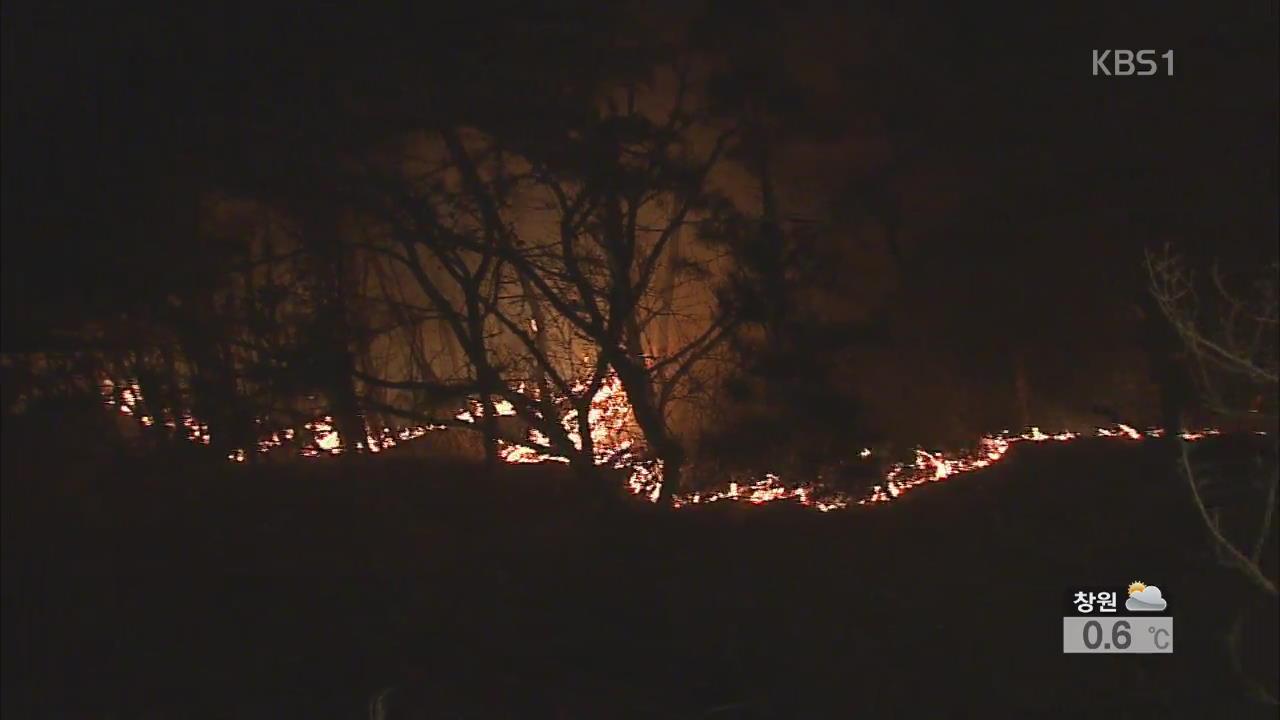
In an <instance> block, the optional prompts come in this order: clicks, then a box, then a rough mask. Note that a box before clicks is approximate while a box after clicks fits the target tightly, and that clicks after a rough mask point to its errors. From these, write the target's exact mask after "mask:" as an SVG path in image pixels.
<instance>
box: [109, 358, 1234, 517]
mask: <svg viewBox="0 0 1280 720" xmlns="http://www.w3.org/2000/svg"><path fill="white" fill-rule="evenodd" d="M102 387H103V397H104V400H105V402H106V404H107V405H109V406H112V407H115V408H117V410H118V412H120V413H121V414H123V415H127V416H130V417H133V418H134V419H136V420H137V421H138V422H139V423H140V424H141V425H143V426H146V427H150V426H153V425H154V424H156V423H157V422H163V423H164V424H165V425H166V426H167V427H169V428H172V429H175V430H176V429H177V428H178V427H179V426H181V427H182V428H183V430H184V433H185V437H186V439H187V440H189V441H190V442H194V443H199V444H203V445H208V444H209V443H210V436H209V430H208V427H207V426H206V425H205V424H203V423H201V422H199V421H198V420H197V419H195V418H194V417H192V416H190V415H189V414H182V415H173V414H172V413H168V412H164V413H161V415H162V419H157V418H156V417H153V416H151V415H147V414H145V413H144V412H143V410H142V408H143V407H144V405H143V401H142V400H143V394H142V388H141V387H139V385H138V383H137V382H135V381H131V382H126V383H122V384H118V383H115V382H112V381H110V380H106V381H104V383H103V386H102ZM585 387H586V386H585V385H580V386H578V387H577V388H575V389H576V390H578V391H582V390H584V389H585ZM519 391H520V392H524V390H523V388H521V389H520V390H519ZM494 410H495V413H496V414H498V415H502V416H513V415H515V414H516V410H515V408H514V407H513V406H512V404H511V403H510V402H508V401H501V402H497V403H495V404H494ZM482 415H483V409H482V408H481V406H480V404H479V403H478V402H473V403H472V407H471V408H470V409H463V410H459V411H458V413H457V414H456V415H455V418H456V419H457V420H459V421H461V422H464V423H475V422H476V420H477V418H479V417H481V416H482ZM561 422H562V425H563V427H564V429H565V431H566V433H567V434H568V436H569V438H570V439H571V441H572V442H573V443H574V446H575V447H576V448H579V449H580V448H581V447H582V440H581V437H580V435H579V434H578V418H577V414H576V411H573V410H570V411H568V412H567V413H565V414H564V416H563V418H562V420H561ZM588 423H589V427H590V428H591V441H592V447H593V450H594V456H595V461H596V464H597V465H607V466H609V467H612V468H616V469H622V470H628V471H630V477H629V480H628V482H627V486H628V488H629V489H630V491H631V492H632V493H634V494H637V495H640V496H643V497H646V498H648V499H649V500H650V501H652V502H657V500H658V498H659V493H660V490H661V486H662V465H661V462H660V461H658V460H655V459H652V458H650V457H648V456H647V454H646V453H645V452H644V443H643V440H642V438H641V436H640V434H639V433H638V431H637V430H636V426H635V420H634V417H633V414H632V409H631V406H630V403H629V402H628V400H627V396H626V392H625V391H624V390H623V388H622V383H621V382H620V381H619V379H618V378H617V376H616V375H614V374H609V375H608V376H607V377H605V378H604V379H603V381H602V382H601V383H600V386H599V389H598V390H597V391H596V393H595V395H594V397H593V399H592V402H591V406H590V416H589V418H588ZM304 427H305V429H306V430H307V431H308V432H309V434H310V438H311V440H310V441H309V442H304V443H300V444H299V443H297V440H298V438H297V434H296V433H295V431H294V430H292V429H281V430H274V431H271V432H270V433H268V434H267V435H265V436H264V437H263V438H262V439H261V440H260V441H259V443H258V447H257V448H256V451H257V452H258V453H263V454H265V453H269V452H279V451H283V449H284V448H285V446H286V445H295V446H296V447H297V452H298V454H299V455H301V456H303V457H309V458H315V457H322V456H327V455H340V454H342V453H343V452H344V451H345V449H346V446H345V444H344V443H343V441H342V438H341V437H340V436H339V434H338V431H337V429H336V428H335V426H334V422H333V418H332V417H329V416H325V417H321V418H317V419H315V420H313V421H312V422H309V423H307V424H306V425H305V426H304ZM447 429H448V428H447V426H445V425H421V426H412V427H401V428H395V429H393V428H389V427H384V428H382V429H381V430H380V431H374V430H373V429H369V430H368V431H367V433H366V437H365V438H364V440H363V442H359V443H358V446H359V447H360V448H362V449H364V448H367V449H368V451H369V452H372V453H378V452H382V451H384V450H387V449H389V448H392V447H396V446H397V445H400V444H403V443H406V442H409V441H411V440H413V439H415V438H419V437H422V436H424V435H426V434H427V433H430V432H440V431H445V430H447ZM1219 433H1220V431H1218V430H1215V429H1206V430H1200V431H1195V432H1184V433H1182V435H1181V437H1182V439H1183V440H1184V441H1188V442H1191V441H1196V440H1200V439H1202V438H1204V437H1206V436H1209V435H1216V434H1219ZM1164 434H1165V431H1164V430H1163V429H1161V428H1150V429H1147V430H1138V429H1136V428H1134V427H1132V426H1129V425H1124V424H1118V425H1115V426H1113V427H1109V428H1104V427H1100V428H1096V429H1095V430H1094V432H1093V433H1092V434H1091V435H1092V436H1094V437H1104V438H1115V439H1117V440H1126V441H1140V440H1143V439H1146V438H1157V437H1161V436H1163V435H1164ZM1084 436H1085V435H1083V434H1081V433H1076V432H1068V431H1063V432H1059V433H1054V434H1049V433H1045V432H1043V431H1042V430H1041V429H1040V428H1038V427H1031V428H1029V429H1027V430H1026V431H1025V432H1022V433H1019V434H1013V433H1010V432H1009V431H1003V432H1000V433H996V434H991V435H987V436H985V437H983V438H981V439H979V441H978V443H977V446H976V447H975V448H973V449H972V450H970V451H967V452H961V453H953V454H948V453H942V452H930V451H927V450H924V449H920V448H917V449H916V450H915V459H914V461H911V462H904V463H895V464H893V465H891V466H890V467H889V469H888V471H887V472H886V473H885V474H884V477H883V480H882V482H878V483H875V484H873V485H872V486H871V490H870V492H869V493H867V494H865V495H863V496H856V495H852V494H849V493H846V492H841V491H837V490H834V489H832V488H830V487H827V486H826V485H825V484H824V483H823V481H822V478H821V477H819V478H818V480H817V482H809V483H801V484H792V483H787V482H786V481H785V480H784V479H783V478H782V477H780V476H779V475H777V474H774V473H764V474H762V475H760V476H759V477H757V478H751V479H747V480H745V481H744V480H739V479H735V480H729V481H728V482H726V483H725V485H724V486H723V487H722V488H721V489H717V490H703V491H698V492H689V493H685V494H681V495H677V496H676V497H675V498H674V499H673V504H674V507H677V508H679V507H687V506H690V505H699V504H706V503H713V502H720V501H726V500H728V501H739V502H748V503H752V504H757V505H759V504H764V503H768V502H777V501H788V500H789V501H793V502H797V503H799V504H801V505H804V506H806V507H812V508H814V509H817V510H819V511H823V512H827V511H831V510H837V509H841V508H846V507H849V506H851V505H870V504H878V503H884V502H889V501H892V500H894V499H896V498H898V497H901V496H902V495H903V494H904V493H907V492H910V491H911V490H913V489H915V488H918V487H921V486H923V485H927V484H930V483H935V482H942V481H945V480H950V479H952V478H955V477H957V476H959V475H963V474H964V473H968V472H972V471H974V470H981V469H983V468H986V467H990V466H992V465H994V464H996V463H998V462H1000V460H1001V459H1003V458H1004V457H1005V456H1006V454H1007V453H1008V452H1009V449H1010V448H1011V447H1012V446H1013V445H1014V444H1015V443H1020V442H1032V443H1062V442H1070V441H1072V440H1076V439H1078V438H1080V437H1084ZM499 443H500V450H499V457H501V458H502V460H504V461H505V462H508V463H512V464H524V463H541V462H561V463H567V462H569V460H568V459H567V458H565V457H563V456H561V455H557V454H556V453H555V452H554V450H553V449H552V447H551V444H550V443H549V442H548V440H547V438H546V437H545V436H544V435H543V434H542V433H541V432H539V431H537V430H536V429H530V430H529V431H528V436H527V438H526V440H525V441H524V442H521V443H512V442H506V441H499ZM247 452H248V450H247V449H240V450H236V451H234V452H232V453H231V454H230V455H229V457H228V459H229V460H231V461H235V462H244V461H245V460H246V459H247ZM850 454H851V455H853V454H856V455H858V456H860V457H862V458H866V457H868V456H870V455H871V454H872V451H871V450H870V449H869V448H861V449H858V450H856V451H851V453H850Z"/></svg>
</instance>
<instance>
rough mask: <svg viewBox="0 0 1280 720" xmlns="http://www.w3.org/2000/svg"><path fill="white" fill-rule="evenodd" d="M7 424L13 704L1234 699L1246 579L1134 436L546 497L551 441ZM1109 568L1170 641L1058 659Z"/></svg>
mask: <svg viewBox="0 0 1280 720" xmlns="http://www.w3.org/2000/svg"><path fill="white" fill-rule="evenodd" d="M34 451H35V448H32V447H26V448H19V447H14V446H13V445H12V444H11V443H10V442H9V440H8V438H6V448H5V473H4V483H5V495H6V497H5V501H6V502H5V510H4V512H5V550H4V552H5V563H4V568H5V578H4V588H5V590H4V595H5V597H4V603H5V624H6V626H5V635H6V637H7V638H9V639H8V640H7V641H6V645H5V646H6V657H5V663H4V665H5V680H4V687H5V709H6V711H12V712H13V713H14V714H13V715H12V716H13V717H39V716H52V717H157V718H167V717H239V718H250V717H262V718H268V717H271V718H279V717H309V718H321V717H334V718H361V717H366V713H367V709H366V703H367V701H368V699H369V697H370V696H371V695H372V694H373V693H375V691H378V690H380V689H383V688H388V687H392V688H395V689H394V690H392V691H390V692H389V694H388V695H387V696H386V703H387V707H388V708H390V709H391V712H390V713H389V714H388V715H387V717H389V718H394V717H467V718H472V717H474V718H490V717H494V718H496V717H570V718H579V717H581V718H598V717H689V718H694V717H715V718H766V717H767V718H775V717H776V718H784V717H785V718H796V717H854V716H858V717H881V716H885V717H888V716H902V715H910V714H916V713H922V712H924V713H928V714H934V713H936V712H942V711H944V710H948V709H953V710H957V711H959V710H960V709H964V710H976V709H979V708H982V709H986V710H988V711H991V712H992V713H993V715H1001V714H1003V712H1005V711H1009V712H1012V711H1018V712H1025V713H1033V714H1034V715H1035V716H1049V715H1057V714H1058V713H1059V712H1067V711H1071V712H1074V713H1085V714H1086V715H1089V716H1100V715H1106V716H1119V715H1124V716H1162V717H1164V716H1171V715H1196V716H1201V717H1205V716H1217V717H1245V716H1248V714H1249V709H1248V708H1247V707H1246V706H1244V705H1242V704H1240V701H1239V698H1240V697H1241V694H1240V692H1239V689H1238V688H1237V687H1236V686H1235V685H1234V684H1233V682H1232V681H1231V680H1230V676H1229V674H1228V672H1227V670H1226V665H1225V657H1226V656H1225V655H1224V653H1223V650H1222V648H1221V647H1220V645H1219V643H1220V642H1221V641H1220V639H1219V636H1220V635H1221V634H1222V633H1223V632H1224V631H1225V627H1226V625H1227V623H1228V622H1229V620H1230V613H1231V612H1232V611H1233V610H1235V609H1236V608H1238V607H1241V606H1244V605H1246V604H1247V603H1248V602H1249V601H1248V596H1247V594H1246V590H1245V586H1244V584H1243V583H1242V582H1240V581H1238V580H1236V579H1235V578H1234V577H1233V576H1232V575H1231V574H1230V573H1228V572H1226V571H1224V570H1221V569H1219V568H1217V566H1215V565H1214V563H1213V562H1212V559H1211V558H1210V557H1208V555H1207V553H1206V552H1205V550H1204V549H1205V548H1206V547H1207V546H1206V545H1204V544H1203V543H1202V542H1201V536H1200V534H1199V533H1200V530H1199V528H1198V526H1197V525H1196V522H1195V518H1194V517H1193V516H1192V515H1190V514H1189V513H1190V509H1189V506H1188V505H1187V503H1186V501H1185V500H1186V498H1185V496H1184V495H1183V488H1182V486H1181V485H1180V484H1179V482H1178V480H1177V479H1176V477H1174V476H1172V475H1170V474H1168V473H1167V472H1165V470H1164V467H1165V466H1164V464H1163V463H1162V461H1161V456H1160V455H1159V454H1158V452H1157V448H1156V447H1155V446H1154V445H1152V444H1146V445H1140V444H1132V445H1130V444H1126V443H1122V442H1116V441H1096V442H1095V441H1085V442H1080V443H1074V444H1070V445H1062V446H1036V447H1018V448H1016V449H1015V450H1014V451H1013V454H1012V455H1011V456H1010V457H1009V458H1008V459H1007V460H1006V461H1005V462H1003V463H1001V464H1000V465H998V466H996V467H995V468H992V469H989V470H988V471H985V472H980V473H975V474H971V475H966V476H963V477H961V478H958V479H956V480H954V481H952V482H948V483H943V484H940V485H937V486H934V487H930V488H924V489H921V490H919V491H917V492H914V493H911V494H909V495H907V496H905V497H904V499H903V500H901V501H899V502H896V503H892V504H889V505H886V506H876V507H873V508H856V509H853V510H849V511H844V512H834V513H829V514H820V513H816V512H814V511H811V510H806V509H803V508H798V507H791V506H765V507H749V506H748V507H744V506H731V505H721V506H710V507H700V508H695V509H688V510H682V511H679V512H676V513H659V512H655V511H654V510H653V509H652V508H649V507H646V506H642V505H638V504H635V503H634V502H630V501H623V500H619V501H618V502H617V503H616V504H614V505H608V506H605V505H603V504H602V501H600V500H598V499H594V500H589V499H585V498H588V497H590V496H589V494H588V493H584V492H581V491H580V490H579V489H575V488H573V487H571V486H567V487H564V488H563V489H562V490H561V491H560V492H559V493H558V494H555V493H551V492H544V491H543V487H544V485H553V486H554V485H556V484H557V483H561V484H563V483H565V481H564V479H563V476H562V475H563V468H561V467H510V468H504V469H503V472H502V473H501V474H500V476H499V477H497V478H496V479H495V480H494V481H493V482H492V483H490V484H484V483H482V481H481V479H480V475H479V474H478V472H477V471H476V470H474V469H471V468H466V467H448V466H431V465H426V464H422V463H421V462H420V461H417V460H413V461H408V460H406V459H403V458H402V459H397V458H395V457H394V456H391V457H386V456H384V457H380V458H376V459H368V460H365V461H363V462H351V463H348V462H342V461H318V462H306V463H299V464H293V465H290V466H286V467H264V468H247V467H240V466H231V465H228V466H225V467H219V468H216V469H213V470H210V469H207V468H206V469H197V468H196V467H194V466H190V465H188V464H185V463H184V461H182V460H167V461H161V460H154V461H148V462H147V463H139V462H133V463H132V464H127V465H126V464H113V463H107V462H102V461H97V462H96V463H95V464H93V465H92V466H86V465H85V464H83V463H85V462H86V461H87V459H79V460H78V459H76V458H75V457H72V456H71V455H65V456H64V457H63V459H62V465H63V466H64V469H63V470H62V472H54V471H51V470H44V471H42V472H41V473H40V474H39V475H35V474H32V473H33V471H32V469H31V465H30V464H29V462H28V461H29V460H30V453H31V452H34ZM44 462H46V461H42V467H44V466H45V465H44V464H43V463H44ZM77 464H78V467H77ZM71 477H78V478H85V479H84V480H82V481H81V482H80V483H79V484H78V485H77V486H76V487H69V484H68V482H67V481H66V480H65V478H71ZM888 548H893V551H892V552H886V549H888ZM1136 579H1142V580H1146V581H1148V582H1158V583H1159V584H1160V585H1161V586H1162V587H1164V588H1165V590H1166V594H1167V595H1168V596H1169V597H1171V598H1176V602H1177V621H1176V622H1177V630H1178V635H1177V645H1176V648H1177V651H1176V653H1175V654H1174V655H1172V656H1129V657H1125V656H1093V657H1090V656H1064V655H1062V654H1061V645H1060V640H1059V634H1060V629H1061V628H1060V620H1059V615H1060V606H1059V600H1060V596H1061V593H1062V592H1063V590H1064V589H1066V588H1067V587H1068V586H1071V585H1079V584H1095V583H1104V582H1128V581H1130V580H1136ZM1251 622H1252V624H1251V628H1252V630H1253V631H1252V632H1251V636H1252V637H1253V639H1254V640H1256V641H1257V642H1258V647H1259V648H1274V647H1275V646H1276V645H1275V632H1276V629H1275V622H1274V618H1272V619H1270V620H1267V619H1266V618H1265V617H1264V616H1263V615H1261V614H1258V613H1255V617H1254V618H1253V619H1252V621H1251ZM1254 661H1255V662H1263V663H1266V662H1269V663H1270V665H1269V667H1268V666H1266V665H1263V666H1262V668H1263V670H1262V671H1260V672H1258V673H1257V676H1260V677H1267V676H1271V677H1274V676H1275V658H1274V657H1270V658H1267V657H1265V654H1264V656H1263V657H1261V658H1255V659H1254ZM866 668H871V670H867V669H866ZM1193 709H1194V712H1192V710H1193ZM397 713H400V714H397Z"/></svg>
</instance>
